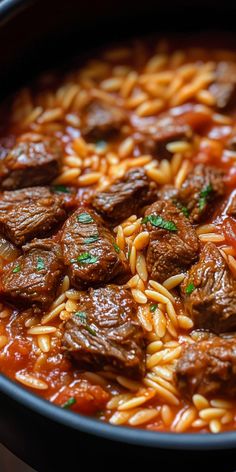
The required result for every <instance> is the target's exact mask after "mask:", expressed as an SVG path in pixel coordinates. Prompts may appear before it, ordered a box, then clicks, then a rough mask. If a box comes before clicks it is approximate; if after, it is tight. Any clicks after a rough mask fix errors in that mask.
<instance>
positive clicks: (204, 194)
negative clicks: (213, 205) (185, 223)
mask: <svg viewBox="0 0 236 472" xmlns="http://www.w3.org/2000/svg"><path fill="white" fill-rule="evenodd" d="M212 190H213V188H212V186H211V184H208V185H206V187H204V188H203V189H202V191H201V192H200V194H199V201H198V207H199V210H200V211H202V210H204V208H205V206H206V204H207V201H208V200H209V196H210V194H211V192H212Z"/></svg>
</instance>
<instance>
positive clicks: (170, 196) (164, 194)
mask: <svg viewBox="0 0 236 472" xmlns="http://www.w3.org/2000/svg"><path fill="white" fill-rule="evenodd" d="M157 196H158V198H159V199H160V200H167V201H169V202H175V201H177V199H178V197H179V190H178V189H177V188H176V187H174V185H163V187H162V188H161V189H160V190H158V194H157Z"/></svg>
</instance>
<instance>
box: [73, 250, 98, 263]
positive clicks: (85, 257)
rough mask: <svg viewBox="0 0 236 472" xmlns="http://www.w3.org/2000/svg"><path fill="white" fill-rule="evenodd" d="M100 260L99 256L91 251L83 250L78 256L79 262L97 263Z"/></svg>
mask: <svg viewBox="0 0 236 472" xmlns="http://www.w3.org/2000/svg"><path fill="white" fill-rule="evenodd" d="M97 261H98V257H97V256H93V255H92V254H90V252H82V253H81V254H80V255H79V256H78V257H77V262H79V264H95V263H96V262H97Z"/></svg>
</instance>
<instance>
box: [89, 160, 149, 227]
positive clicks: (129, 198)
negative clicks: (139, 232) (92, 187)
mask: <svg viewBox="0 0 236 472" xmlns="http://www.w3.org/2000/svg"><path fill="white" fill-rule="evenodd" d="M156 195H157V193H156V184H155V183H151V182H150V181H149V179H148V177H147V174H146V172H145V170H144V169H140V168H139V169H138V168H137V169H136V168H135V169H132V170H130V171H128V172H127V173H126V174H125V175H124V177H122V178H121V179H117V180H115V182H113V183H112V184H111V185H110V186H109V187H108V188H107V189H106V190H104V191H103V192H97V194H96V195H95V198H94V200H93V206H94V207H95V208H96V210H97V211H98V212H99V213H101V214H102V215H103V216H104V217H105V218H107V219H108V220H111V221H113V222H118V221H122V220H125V219H126V218H128V217H129V216H131V215H133V214H136V213H137V212H138V211H139V209H140V208H142V207H143V206H144V205H147V204H148V203H151V202H153V201H154V200H155V199H156Z"/></svg>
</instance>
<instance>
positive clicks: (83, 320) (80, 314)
mask: <svg viewBox="0 0 236 472" xmlns="http://www.w3.org/2000/svg"><path fill="white" fill-rule="evenodd" d="M75 316H77V318H79V319H80V321H81V323H82V324H83V326H84V328H85V329H86V330H87V331H88V332H89V333H90V334H92V336H97V334H96V331H94V329H92V328H91V326H89V325H88V323H87V315H86V313H85V311H77V312H76V313H75Z"/></svg>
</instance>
